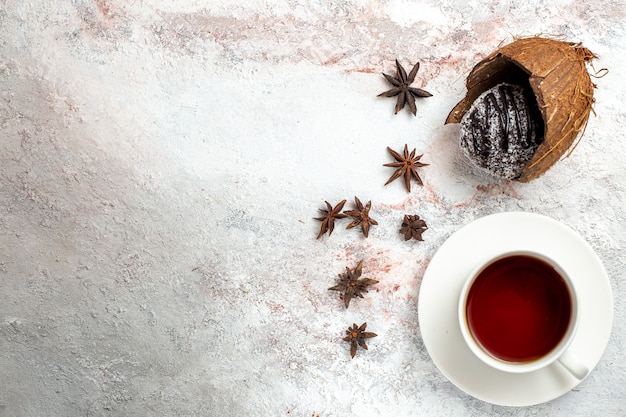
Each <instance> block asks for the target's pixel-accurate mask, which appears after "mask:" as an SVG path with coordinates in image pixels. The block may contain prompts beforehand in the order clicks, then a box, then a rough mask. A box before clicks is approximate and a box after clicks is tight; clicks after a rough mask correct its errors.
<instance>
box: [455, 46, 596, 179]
mask: <svg viewBox="0 0 626 417" xmlns="http://www.w3.org/2000/svg"><path fill="white" fill-rule="evenodd" d="M594 58H597V57H596V55H594V54H593V53H592V52H591V51H590V50H589V49H587V48H584V47H583V46H582V45H581V44H577V43H571V42H562V41H557V40H553V39H546V38H541V37H532V38H522V39H518V40H516V41H514V42H512V43H510V44H508V45H506V46H503V47H502V48H500V49H498V50H496V51H495V52H493V53H492V54H491V55H489V56H488V57H487V58H485V59H483V60H482V61H480V62H479V63H478V64H477V65H476V66H475V67H474V68H473V69H472V71H471V72H470V74H469V76H468V77H467V81H466V85H467V94H466V95H465V98H464V99H463V100H461V101H460V102H459V103H458V104H457V105H456V106H455V107H454V108H453V109H452V111H451V112H450V114H449V115H448V118H447V119H446V124H447V123H459V122H460V121H461V118H462V117H463V115H464V114H465V113H466V112H467V111H468V110H469V108H470V106H471V105H472V103H473V102H474V101H475V100H476V98H477V97H478V96H479V95H480V94H481V93H483V92H484V91H485V90H488V89H489V88H491V87H494V86H495V85H497V84H500V83H503V82H508V83H511V84H518V85H521V86H522V87H525V88H530V89H531V90H532V94H531V96H532V95H534V97H535V99H536V101H537V106H538V108H539V110H540V112H541V117H542V119H543V127H544V141H543V142H542V144H541V145H540V146H539V148H538V149H537V151H536V152H535V154H534V155H533V157H532V159H531V160H530V161H529V162H528V164H526V166H525V167H524V169H523V171H522V175H521V176H520V177H519V178H517V179H516V180H517V181H521V182H528V181H530V180H533V179H535V178H537V177H539V176H540V175H541V174H543V173H544V172H545V171H547V170H548V168H550V167H551V166H552V165H554V163H555V162H556V161H558V160H559V158H561V156H562V155H563V154H565V152H566V151H567V150H568V149H570V147H572V145H573V144H574V141H575V140H576V137H577V136H578V135H579V134H581V132H582V131H583V130H584V128H585V126H586V124H587V120H588V119H589V113H590V112H591V110H592V105H593V102H594V99H593V89H594V88H595V85H594V84H593V83H592V82H591V78H590V77H589V73H588V72H587V68H586V65H585V64H586V63H587V62H590V61H591V60H593V59H594ZM572 150H573V148H572ZM568 156H569V155H568Z"/></svg>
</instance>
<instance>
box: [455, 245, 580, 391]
mask: <svg viewBox="0 0 626 417" xmlns="http://www.w3.org/2000/svg"><path fill="white" fill-rule="evenodd" d="M458 316H459V324H460V326H461V333H462V334H463V338H464V339H465V342H466V343H467V346H468V347H469V348H470V350H471V351H472V352H473V353H474V354H475V355H476V356H477V357H478V358H479V359H480V360H482V361H483V362H484V363H486V364H487V365H489V366H491V367H493V368H496V369H498V370H501V371H504V372H512V373H523V372H532V371H536V370H538V369H541V368H544V367H546V366H549V365H551V364H552V363H554V362H557V361H558V362H559V363H561V365H563V366H564V367H565V368H566V369H567V370H568V371H569V372H570V373H571V374H572V375H573V376H574V377H576V378H578V379H583V378H584V377H585V376H586V375H587V374H588V373H589V369H588V368H587V367H586V366H585V365H584V364H583V363H582V362H581V361H580V360H578V359H577V358H576V356H575V355H574V354H573V353H572V352H570V351H569V350H568V348H569V347H570V344H571V342H572V340H573V338H574V336H575V334H576V328H577V326H578V321H579V310H578V299H577V297H576V288H575V286H574V283H573V282H572V280H571V278H570V276H569V274H568V273H567V271H565V270H564V269H563V268H562V267H561V266H560V265H559V264H558V263H557V262H555V261H554V260H552V259H550V258H549V257H547V256H545V255H543V254H540V253H536V252H532V251H512V252H506V253H501V254H499V255H497V256H495V257H492V258H491V259H489V260H488V261H487V262H485V263H483V264H481V265H480V266H479V267H477V268H476V269H475V270H474V271H473V272H472V273H471V274H470V275H469V276H468V278H467V280H466V282H465V283H464V285H463V287H462V290H461V295H460V298H459V304H458Z"/></svg>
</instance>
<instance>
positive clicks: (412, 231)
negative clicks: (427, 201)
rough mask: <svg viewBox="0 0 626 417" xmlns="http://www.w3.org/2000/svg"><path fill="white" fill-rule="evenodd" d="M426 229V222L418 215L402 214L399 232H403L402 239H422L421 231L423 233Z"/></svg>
mask: <svg viewBox="0 0 626 417" xmlns="http://www.w3.org/2000/svg"><path fill="white" fill-rule="evenodd" d="M427 229H428V226H427V225H426V222H425V221H424V220H422V219H420V216H418V215H417V214H415V215H410V214H409V215H406V214H405V215H404V219H403V220H402V228H401V229H400V233H402V234H404V240H409V239H411V238H413V239H416V240H424V239H422V233H424V232H425V231H426V230H427Z"/></svg>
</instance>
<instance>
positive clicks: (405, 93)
mask: <svg viewBox="0 0 626 417" xmlns="http://www.w3.org/2000/svg"><path fill="white" fill-rule="evenodd" d="M419 68H420V63H419V62H418V63H417V64H415V66H414V67H413V69H412V70H411V72H410V73H409V75H407V74H406V71H405V70H404V68H403V67H402V65H400V63H399V62H398V60H397V59H396V72H397V75H398V76H397V77H394V76H392V75H388V74H385V73H383V76H384V77H385V78H386V79H387V81H389V82H390V83H391V84H392V85H393V86H394V88H392V89H391V90H388V91H385V92H384V93H380V94H379V95H378V96H379V97H380V96H384V97H394V96H398V101H397V102H396V114H398V112H399V111H400V110H402V108H404V105H405V104H406V103H408V104H409V109H411V113H413V115H415V114H416V112H417V108H416V107H415V99H416V98H418V97H431V96H432V94H430V93H429V92H428V91H425V90H422V89H421V88H415V87H411V84H413V81H415V76H416V75H417V71H418V70H419Z"/></svg>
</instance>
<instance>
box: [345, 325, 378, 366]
mask: <svg viewBox="0 0 626 417" xmlns="http://www.w3.org/2000/svg"><path fill="white" fill-rule="evenodd" d="M366 327H367V323H363V324H361V326H357V325H356V323H352V327H348V330H346V334H347V336H346V337H344V338H343V340H344V341H346V342H350V355H351V356H352V357H353V358H354V356H355V355H356V348H357V345H359V346H361V347H362V348H363V349H365V350H367V345H366V344H365V339H369V338H370V337H376V336H378V335H377V334H376V333H372V332H366V331H365V328H366Z"/></svg>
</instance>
